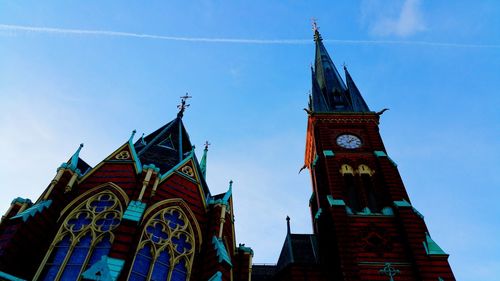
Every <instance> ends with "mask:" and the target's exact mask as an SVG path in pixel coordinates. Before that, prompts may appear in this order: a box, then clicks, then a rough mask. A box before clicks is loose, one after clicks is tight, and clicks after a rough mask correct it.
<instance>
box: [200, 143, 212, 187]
mask: <svg viewBox="0 0 500 281" xmlns="http://www.w3.org/2000/svg"><path fill="white" fill-rule="evenodd" d="M209 145H210V143H209V142H208V141H206V142H205V149H203V157H201V161H200V168H201V173H202V174H203V178H205V179H206V178H207V154H208V146H209Z"/></svg>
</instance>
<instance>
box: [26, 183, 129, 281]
mask: <svg viewBox="0 0 500 281" xmlns="http://www.w3.org/2000/svg"><path fill="white" fill-rule="evenodd" d="M122 210H123V209H122V206H121V203H120V201H119V200H118V198H117V197H116V195H115V194H113V193H112V192H110V191H103V192H101V193H98V194H96V195H94V196H92V197H90V198H89V199H87V200H85V201H84V202H82V203H81V204H79V205H78V206H76V207H75V208H73V210H72V211H71V212H70V213H69V214H68V215H67V216H66V218H65V220H64V221H63V223H62V225H61V227H60V228H59V231H58V232H57V235H56V238H55V239H54V241H53V242H52V244H51V246H50V248H49V250H48V251H47V254H46V256H45V259H44V261H43V262H42V265H41V266H40V268H39V269H38V272H37V275H36V276H35V280H43V281H49V280H50V281H52V280H64V281H66V280H70V281H71V280H78V279H79V276H80V274H81V273H82V272H83V271H85V270H86V269H88V268H89V267H90V266H91V265H93V264H94V263H96V262H97V261H99V260H100V259H101V257H102V256H104V255H107V254H108V252H109V249H110V248H111V244H112V242H113V238H114V236H113V233H112V230H113V229H114V228H116V227H117V226H118V224H120V221H121V218H122V213H123V211H122Z"/></svg>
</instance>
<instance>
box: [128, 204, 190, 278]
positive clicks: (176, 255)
mask: <svg viewBox="0 0 500 281" xmlns="http://www.w3.org/2000/svg"><path fill="white" fill-rule="evenodd" d="M194 243H195V240H194V232H193V228H192V227H191V224H190V222H189V220H188V218H187V216H186V215H185V213H184V212H183V211H182V210H181V209H180V208H179V207H177V206H174V207H169V208H166V209H163V210H161V211H159V212H158V213H156V214H155V215H153V216H152V218H151V219H150V220H149V221H148V222H147V223H146V224H145V227H144V230H143V232H142V235H141V242H140V244H139V245H140V246H139V247H138V250H137V252H136V255H135V258H134V261H133V265H132V269H131V271H130V273H129V280H133V281H150V280H151V281H160V280H161V281H165V280H169V281H174V280H175V281H186V280H189V275H190V270H191V264H192V262H193V257H194V247H195V244H194Z"/></svg>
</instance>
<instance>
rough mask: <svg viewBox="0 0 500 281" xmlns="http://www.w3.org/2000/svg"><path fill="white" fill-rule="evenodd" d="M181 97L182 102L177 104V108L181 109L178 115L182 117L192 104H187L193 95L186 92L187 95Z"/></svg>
mask: <svg viewBox="0 0 500 281" xmlns="http://www.w3.org/2000/svg"><path fill="white" fill-rule="evenodd" d="M180 98H181V104H179V105H177V108H178V109H179V112H178V113H177V117H179V118H182V116H183V115H184V110H186V108H188V107H189V106H190V104H186V100H187V99H190V98H192V96H189V95H188V93H186V95H185V96H182V97H180Z"/></svg>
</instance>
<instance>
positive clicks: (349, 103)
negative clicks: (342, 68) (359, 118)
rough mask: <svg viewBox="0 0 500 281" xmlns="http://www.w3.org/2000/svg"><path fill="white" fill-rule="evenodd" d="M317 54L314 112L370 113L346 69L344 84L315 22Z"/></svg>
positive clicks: (313, 72) (313, 71) (313, 73)
mask: <svg viewBox="0 0 500 281" xmlns="http://www.w3.org/2000/svg"><path fill="white" fill-rule="evenodd" d="M313 30H314V42H315V45H316V54H315V61H314V69H312V71H311V72H312V94H311V101H312V102H311V104H312V110H313V111H314V112H338V111H344V112H345V111H347V112H367V111H370V110H369V109H368V106H367V105H366V103H365V101H364V100H363V98H362V96H361V94H360V92H359V90H358V88H357V87H356V85H355V84H354V81H353V80H352V77H351V76H350V75H349V73H348V72H347V69H346V82H347V84H348V85H346V84H345V83H344V80H342V77H341V76H340V74H339V72H338V70H337V68H336V67H335V64H334V63H333V61H332V59H331V58H330V55H329V54H328V51H327V50H326V48H325V46H324V45H323V39H322V37H321V34H320V33H319V28H318V26H317V24H316V22H313Z"/></svg>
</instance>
